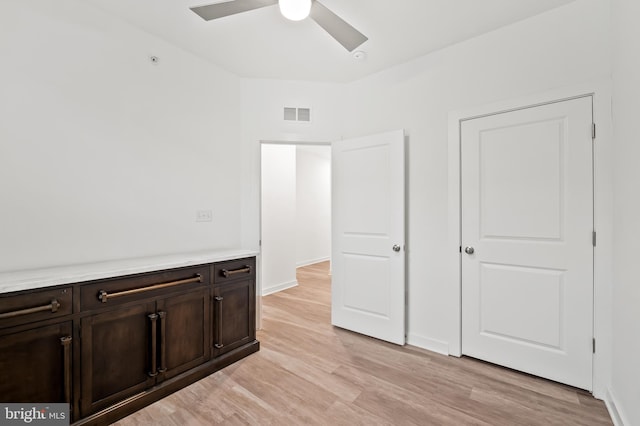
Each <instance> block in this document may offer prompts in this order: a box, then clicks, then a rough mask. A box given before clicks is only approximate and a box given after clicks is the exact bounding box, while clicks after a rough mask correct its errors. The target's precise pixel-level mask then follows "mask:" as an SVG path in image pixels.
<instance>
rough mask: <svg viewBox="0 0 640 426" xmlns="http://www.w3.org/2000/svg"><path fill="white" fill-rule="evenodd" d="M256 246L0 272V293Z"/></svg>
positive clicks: (193, 261) (241, 252) (203, 259)
mask: <svg viewBox="0 0 640 426" xmlns="http://www.w3.org/2000/svg"><path fill="white" fill-rule="evenodd" d="M258 254H259V252H258V251H256V250H249V249H226V250H224V249H221V250H203V251H195V252H185V253H175V254H167V255H159V256H149V257H138V258H129V259H118V260H109V261H103V262H95V263H83V264H76V265H62V266H54V267H50V268H38V269H26V270H20V271H7V272H0V293H10V292H15V291H23V290H32V289H37V288H45V287H53V286H57V285H64V284H71V283H79V282H85V281H93V280H99V279H104V278H114V277H121V276H125V275H132V274H139V273H144V272H151V271H160V270H164V269H173V268H180V267H185V266H195V265H203V264H206V263H213V262H222V261H225V260H232V259H240V258H243V257H251V256H257V255H258Z"/></svg>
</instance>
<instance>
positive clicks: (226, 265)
mask: <svg viewBox="0 0 640 426" xmlns="http://www.w3.org/2000/svg"><path fill="white" fill-rule="evenodd" d="M213 270H214V272H213V282H214V284H221V283H224V282H227V281H233V280H237V279H246V278H253V277H255V276H256V258H255V257H247V258H244V259H236V260H229V261H226V262H217V263H215V264H214V265H213Z"/></svg>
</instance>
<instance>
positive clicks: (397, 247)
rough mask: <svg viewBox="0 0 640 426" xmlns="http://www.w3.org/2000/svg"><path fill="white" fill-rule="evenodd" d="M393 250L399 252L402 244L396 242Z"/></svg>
mask: <svg viewBox="0 0 640 426" xmlns="http://www.w3.org/2000/svg"><path fill="white" fill-rule="evenodd" d="M393 251H395V252H399V251H400V246H399V245H398V244H394V245H393Z"/></svg>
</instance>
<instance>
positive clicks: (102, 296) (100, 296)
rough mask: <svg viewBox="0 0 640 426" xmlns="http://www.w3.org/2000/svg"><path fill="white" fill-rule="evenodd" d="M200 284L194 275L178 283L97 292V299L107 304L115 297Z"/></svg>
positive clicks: (199, 276)
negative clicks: (113, 291)
mask: <svg viewBox="0 0 640 426" xmlns="http://www.w3.org/2000/svg"><path fill="white" fill-rule="evenodd" d="M201 282H202V275H200V274H196V276H195V277H193V278H187V279H184V280H178V281H171V282H168V283H163V284H156V285H152V286H149V287H140V288H134V289H132V290H124V291H118V292H116V293H111V294H110V293H108V292H107V291H106V290H100V291H99V292H98V299H99V300H100V301H101V302H102V303H107V300H109V299H114V298H116V297H122V296H130V295H132V294H138V293H144V292H145V291H152V290H158V289H161V288H167V287H173V286H176V285H181V284H190V283H201Z"/></svg>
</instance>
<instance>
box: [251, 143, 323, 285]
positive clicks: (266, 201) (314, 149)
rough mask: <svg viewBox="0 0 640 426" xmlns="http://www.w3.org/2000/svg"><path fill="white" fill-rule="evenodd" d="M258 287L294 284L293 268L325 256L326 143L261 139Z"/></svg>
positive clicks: (318, 260)
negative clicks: (259, 279) (263, 140)
mask: <svg viewBox="0 0 640 426" xmlns="http://www.w3.org/2000/svg"><path fill="white" fill-rule="evenodd" d="M260 158H261V160H260V165H261V173H260V182H261V183H260V235H261V259H262V261H261V289H260V295H261V296H266V295H269V294H272V293H276V292H279V291H282V290H286V289H288V288H292V287H295V286H297V284H298V282H297V278H296V271H297V268H300V267H304V266H308V265H313V264H318V263H321V262H327V261H329V260H330V256H331V144H330V143H309V142H261V145H260Z"/></svg>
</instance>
